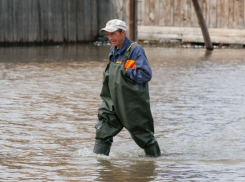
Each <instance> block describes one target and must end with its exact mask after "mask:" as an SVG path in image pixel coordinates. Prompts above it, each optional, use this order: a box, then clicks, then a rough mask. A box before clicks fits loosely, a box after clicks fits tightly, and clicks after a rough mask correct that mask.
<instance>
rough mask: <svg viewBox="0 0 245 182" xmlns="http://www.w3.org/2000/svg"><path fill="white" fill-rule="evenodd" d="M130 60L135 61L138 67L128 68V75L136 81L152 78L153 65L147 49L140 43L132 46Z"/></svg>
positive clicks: (141, 81)
mask: <svg viewBox="0 0 245 182" xmlns="http://www.w3.org/2000/svg"><path fill="white" fill-rule="evenodd" d="M128 60H134V61H135V67H136V69H133V68H128V69H127V71H126V76H127V77H129V78H130V79H131V80H134V81H135V82H136V83H144V82H148V81H150V80H151V78H152V71H151V67H150V65H149V62H148V59H147V57H146V55H145V51H144V49H143V48H142V47H141V46H140V45H138V44H135V45H133V46H132V48H131V50H130V54H129V57H128Z"/></svg>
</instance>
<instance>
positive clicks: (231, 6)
mask: <svg viewBox="0 0 245 182" xmlns="http://www.w3.org/2000/svg"><path fill="white" fill-rule="evenodd" d="M228 6H229V24H228V27H229V28H233V27H234V1H233V0H229V1H228Z"/></svg>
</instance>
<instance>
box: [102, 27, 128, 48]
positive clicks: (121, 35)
mask: <svg viewBox="0 0 245 182" xmlns="http://www.w3.org/2000/svg"><path fill="white" fill-rule="evenodd" d="M125 33H126V32H125V31H124V30H122V31H121V32H119V31H118V30H117V31H115V32H106V34H107V37H108V39H109V41H110V42H111V44H112V45H113V46H116V47H117V48H118V49H119V48H121V46H122V44H123V41H124V39H125Z"/></svg>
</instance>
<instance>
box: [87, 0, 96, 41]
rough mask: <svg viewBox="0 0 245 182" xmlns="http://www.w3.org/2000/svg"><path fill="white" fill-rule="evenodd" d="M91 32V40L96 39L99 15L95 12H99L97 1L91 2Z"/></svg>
mask: <svg viewBox="0 0 245 182" xmlns="http://www.w3.org/2000/svg"><path fill="white" fill-rule="evenodd" d="M90 7H91V11H90V19H91V21H90V30H91V37H90V39H89V40H93V39H95V37H94V35H96V34H97V29H98V28H97V15H96V13H95V12H97V1H90Z"/></svg>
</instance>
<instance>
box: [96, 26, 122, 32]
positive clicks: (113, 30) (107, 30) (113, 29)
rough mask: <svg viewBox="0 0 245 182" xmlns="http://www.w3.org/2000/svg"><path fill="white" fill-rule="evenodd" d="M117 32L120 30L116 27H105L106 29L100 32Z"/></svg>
mask: <svg viewBox="0 0 245 182" xmlns="http://www.w3.org/2000/svg"><path fill="white" fill-rule="evenodd" d="M117 30H118V28H115V27H105V28H102V29H101V30H100V33H104V32H115V31H117Z"/></svg>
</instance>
